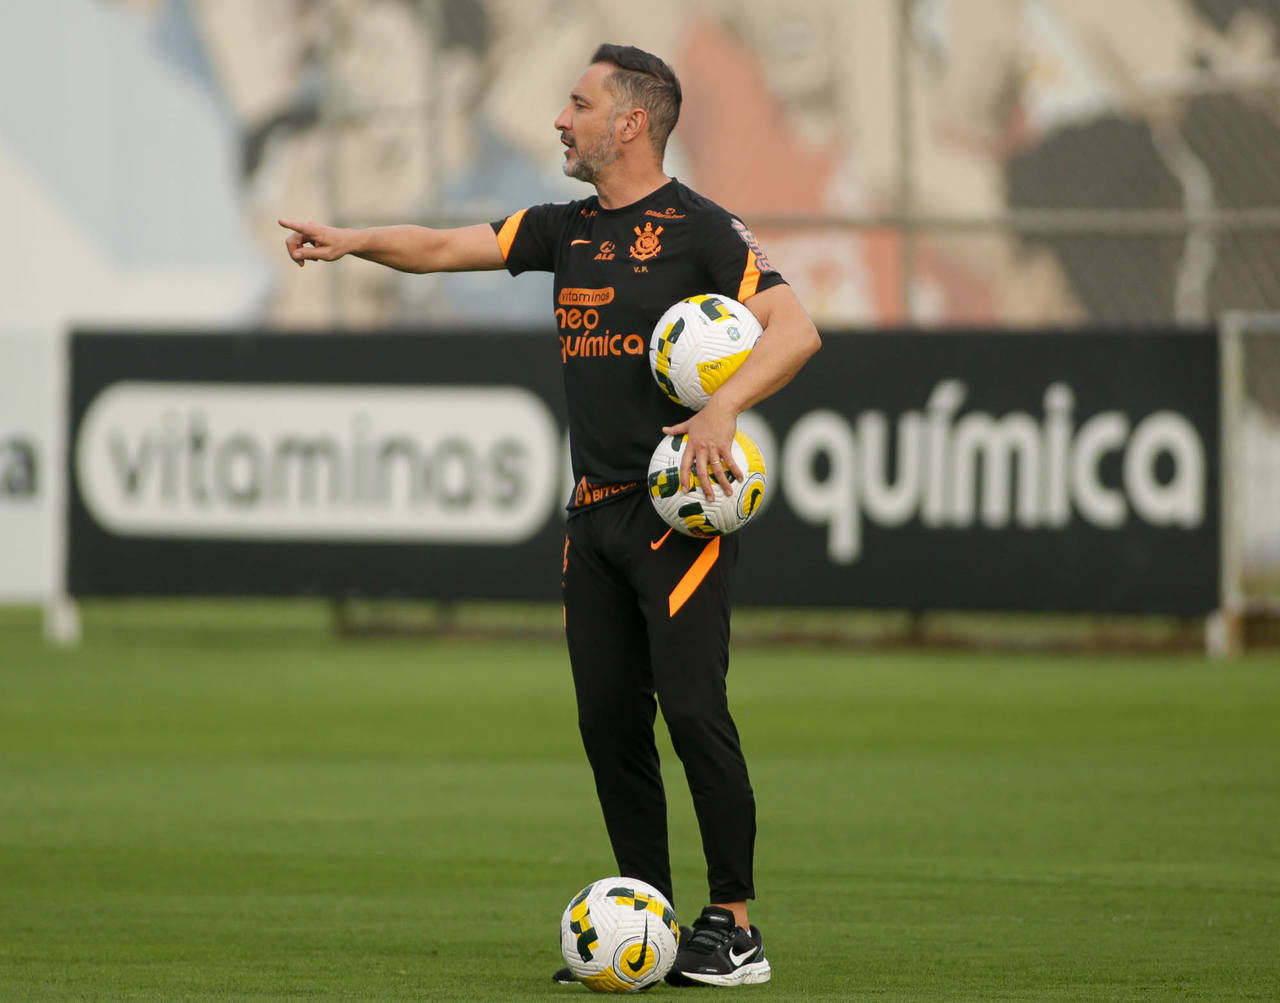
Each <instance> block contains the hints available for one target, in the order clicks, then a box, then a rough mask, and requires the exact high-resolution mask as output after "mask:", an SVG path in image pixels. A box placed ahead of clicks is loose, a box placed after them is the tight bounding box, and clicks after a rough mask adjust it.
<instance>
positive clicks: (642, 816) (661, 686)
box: [564, 490, 756, 903]
mask: <svg viewBox="0 0 1280 1003" xmlns="http://www.w3.org/2000/svg"><path fill="white" fill-rule="evenodd" d="M667 529H668V527H667V525H666V523H664V522H663V521H662V520H661V519H660V518H659V516H658V514H657V513H656V512H655V511H654V510H653V506H652V505H651V504H650V502H649V498H648V496H647V494H645V492H644V491H643V490H642V491H639V492H636V493H633V494H630V495H627V496H625V497H623V498H621V499H619V500H617V501H614V502H611V503H608V504H604V505H600V506H598V507H595V508H591V509H587V510H585V511H583V512H580V513H577V514H575V515H573V516H571V517H570V518H569V520H568V529H567V536H566V542H565V555H564V604H565V633H566V636H567V639H568V644H569V658H570V662H571V664H572V667H573V682H574V688H575V690H576V692H577V698H578V724H579V728H580V730H581V732H582V741H583V744H584V746H585V747H586V751H587V758H588V760H589V761H590V763H591V768H592V771H593V772H594V774H595V782H596V792H597V794H598V795H599V798H600V806H601V808H602V809H603V811H604V820H605V826H606V828H607V829H608V832H609V839H610V841H611V843H612V845H613V852H614V856H615V857H616V858H617V862H618V868H619V871H620V873H621V874H622V875H624V876H626V877H634V878H640V879H641V880H643V881H647V882H649V883H650V884H652V885H653V886H654V887H655V888H657V889H658V890H660V891H661V892H662V893H663V894H664V895H666V896H667V897H668V899H671V901H672V902H673V903H674V898H672V887H671V863H670V858H669V855H668V845H667V805H666V795H665V793H664V791H663V786H662V775H661V772H660V770H659V764H658V751H657V748H656V746H655V744H654V735H653V725H654V719H655V712H656V709H657V707H658V706H660V707H661V708H662V716H663V718H664V719H665V721H666V723H667V728H668V730H669V732H670V734H671V741H672V745H673V747H674V748H675V751H676V754H677V755H678V756H679V757H680V760H681V762H682V763H683V764H684V769H685V775H686V776H687V778H688V781H689V789H690V791H691V793H692V795H693V806H694V811H695V813H696V814H697V818H698V826H699V828H700V830H701V833H702V847H703V852H704V854H705V855H706V860H707V881H708V884H709V886H710V887H709V891H710V901H712V902H736V901H742V900H745V899H749V898H754V897H755V889H754V887H753V882H752V858H753V855H754V848H755V835H756V815H755V797H754V795H753V793H752V790H751V783H750V781H749V780H748V778H747V764H746V761H745V759H744V758H743V755H742V748H741V745H740V743H739V740H738V730H737V728H736V727H735V725H734V723H733V718H732V717H731V716H730V714H729V705H728V699H727V695H726V690H725V676H726V673H727V672H728V669H729V579H730V574H731V571H732V568H733V565H734V563H735V561H736V558H737V553H738V539H737V537H736V536H728V537H722V538H718V539H713V540H710V541H707V540H699V539H693V538H690V537H686V536H682V535H681V534H679V533H676V532H674V531H672V532H670V533H669V534H668V532H667ZM655 697H656V699H655Z"/></svg>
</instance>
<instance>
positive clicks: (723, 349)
mask: <svg viewBox="0 0 1280 1003" xmlns="http://www.w3.org/2000/svg"><path fill="white" fill-rule="evenodd" d="M762 333H763V331H762V330H761V327H760V322H759V321H758V320H756V317H755V314H753V313H752V312H751V311H750V310H748V309H747V308H746V307H745V306H743V305H742V304H741V303H739V302H738V301H737V300H735V299H730V298H729V297H728V296H721V295H719V294H716V293H705V294H703V295H700V296H690V297H689V298H688V299H683V300H681V301H680V302H679V303H676V304H675V305H674V306H672V307H670V308H669V309H668V310H667V312H666V313H664V314H663V315H662V316H661V317H660V318H659V319H658V323H657V326H655V327H654V329H653V335H652V336H651V337H650V338H649V368H650V369H652V370H653V378H654V379H655V380H657V381H658V386H659V387H661V388H662V392H663V393H665V394H666V395H667V396H668V397H670V398H671V399H672V400H673V401H675V402H676V403H677V404H683V405H684V406H685V407H687V408H691V409H692V410H694V411H700V410H702V408H703V407H705V406H706V403H707V401H708V400H709V399H710V398H711V395H712V394H713V393H715V392H716V390H718V389H719V388H720V385H721V384H723V383H724V381H725V380H727V379H728V378H729V377H730V376H732V375H733V374H734V372H735V371H736V370H737V368H738V367H739V366H740V365H742V362H743V360H744V359H746V357H747V356H748V355H749V354H750V353H751V349H752V348H753V347H754V346H755V343H756V342H757V341H758V340H759V339H760V335H761V334H762Z"/></svg>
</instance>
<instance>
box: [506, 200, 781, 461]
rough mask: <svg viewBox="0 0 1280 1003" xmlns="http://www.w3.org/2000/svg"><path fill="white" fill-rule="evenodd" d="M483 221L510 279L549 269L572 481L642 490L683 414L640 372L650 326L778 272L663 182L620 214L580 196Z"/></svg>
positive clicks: (707, 204) (729, 225) (704, 205)
mask: <svg viewBox="0 0 1280 1003" xmlns="http://www.w3.org/2000/svg"><path fill="white" fill-rule="evenodd" d="M492 225H493V229H494V232H495V233H496V234H497V235H498V245H499V247H500V248H501V249H502V256H503V260H504V261H505V262H506V264H507V270H508V271H510V272H511V274H512V275H519V274H520V273H521V272H526V271H543V272H554V273H555V318H556V327H557V328H558V329H559V334H560V358H561V361H562V362H563V363H564V387H565V397H566V400H567V402H568V410H569V444H570V455H571V459H572V463H573V475H574V479H575V480H581V479H582V478H586V479H587V480H588V481H589V482H592V483H597V484H616V483H622V482H632V481H641V482H643V481H644V479H645V477H646V476H647V474H648V470H649V457H650V456H651V455H652V453H653V450H654V447H655V446H656V445H657V444H658V440H659V439H660V438H661V437H662V426H664V425H674V424H676V423H678V422H681V421H684V420H685V419H686V418H688V417H689V415H690V414H691V412H690V411H689V410H688V409H687V408H683V407H681V406H680V405H679V404H676V403H675V402H673V401H671V400H669V399H668V398H667V396H666V395H665V394H664V393H662V391H661V390H660V389H659V388H658V385H657V383H656V382H655V381H654V378H653V374H652V372H651V371H650V369H649V336H650V335H651V334H652V332H653V328H654V325H655V324H656V323H657V322H658V318H659V317H661V316H662V314H663V312H664V311H665V310H666V309H667V307H669V306H671V305H672V304H673V303H675V302H677V301H679V300H682V299H684V298H686V297H688V296H696V295H697V294H699V293H720V294H721V295H726V296H732V297H733V298H734V299H736V300H739V301H746V300H748V299H750V298H751V297H752V296H754V295H755V294H756V293H757V292H762V291H764V290H765V289H769V288H771V287H772V286H776V285H778V284H780V283H782V282H783V281H784V280H783V278H782V276H781V275H779V274H778V272H777V271H775V270H774V268H773V266H772V265H771V264H770V263H769V259H768V258H767V257H766V256H765V253H764V252H763V251H762V250H761V249H760V245H759V244H758V243H757V242H756V239H755V237H754V236H752V234H751V231H750V230H748V229H747V228H746V226H744V225H743V224H742V222H741V221H740V220H738V219H737V218H736V217H734V216H732V215H730V213H728V212H727V211H726V210H724V209H722V208H721V207H720V206H718V205H716V204H715V203H714V202H711V201H710V200H708V199H705V198H703V197H702V196H701V195H699V194H698V193H697V192H695V191H693V190H692V189H690V188H687V187H686V186H684V185H682V184H681V183H680V182H679V181H676V180H674V179H673V180H671V181H669V182H667V184H665V185H663V186H662V187H661V188H659V189H658V190H657V191H655V192H653V193H651V194H650V195H648V196H646V197H645V198H643V199H641V200H640V201H638V202H634V203H632V204H631V205H629V206H624V207H623V208H621V209H602V208H601V207H600V200H599V199H598V198H597V197H596V196H594V195H592V196H591V197H590V198H586V199H581V200H579V201H576V202H558V203H548V204H545V205H536V206H532V207H530V208H528V209H522V210H520V211H519V212H517V213H513V214H512V215H510V216H508V217H506V218H505V219H502V220H498V221H497V222H495V223H493V224H492Z"/></svg>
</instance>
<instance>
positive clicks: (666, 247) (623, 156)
mask: <svg viewBox="0 0 1280 1003" xmlns="http://www.w3.org/2000/svg"><path fill="white" fill-rule="evenodd" d="M680 102H681V91H680V83H679V81H678V80H677V79H676V77H675V74H674V73H672V71H671V69H670V68H669V67H668V66H667V65H666V63H664V62H663V61H662V60H660V59H658V58H657V57H656V56H653V55H651V54H649V53H647V52H644V51H642V50H640V49H636V48H634V47H632V46H618V45H602V46H600V47H599V49H597V50H596V52H595V54H594V56H593V57H592V60H591V63H590V65H589V66H588V67H587V69H586V71H585V72H584V73H583V74H582V75H581V76H580V77H579V79H578V81H577V83H576V84H575V85H574V86H573V89H572V92H571V93H570V95H569V101H568V104H567V105H566V106H565V108H564V110H563V111H562V112H561V113H560V116H559V117H558V118H557V119H556V120H555V128H556V129H557V130H558V131H559V133H560V140H561V142H562V143H563V144H564V146H565V152H564V172H565V174H567V175H569V176H570V177H574V178H577V179H579V180H581V181H585V182H587V183H588V184H590V185H592V186H594V188H595V195H593V196H589V197H587V198H585V199H581V200H579V201H575V202H568V203H558V204H545V205H537V206H532V207H529V208H527V209H522V210H520V211H518V212H515V213H513V214H512V215H510V216H507V217H505V218H504V219H501V220H498V221H496V222H494V223H491V224H479V225H476V226H467V227H460V228H456V229H445V230H437V229H428V228H425V227H420V226H387V227H372V228H369V229H360V230H351V229H339V228H336V227H330V226H323V225H320V224H317V223H304V222H295V221H291V220H283V219H282V220H280V223H281V225H282V226H284V227H286V228H287V229H289V230H291V231H292V232H291V233H290V234H289V237H288V239H287V240H286V246H287V248H288V251H289V254H290V256H291V257H292V258H293V260H294V261H296V262H297V263H298V264H299V265H303V264H305V263H306V262H307V261H311V260H320V261H336V260H337V259H339V258H341V257H343V256H345V255H348V254H353V255H355V256H357V257H361V258H366V259H368V260H370V261H374V262H377V263H378V264H383V265H387V266H389V267H391V268H396V269H399V270H401V271H406V272H445V271H476V270H485V269H498V268H506V269H507V270H508V271H510V272H511V273H512V274H519V273H520V272H523V271H528V270H537V271H549V272H553V273H554V277H555V282H554V289H555V296H556V302H555V304H554V306H555V307H556V311H555V316H556V321H557V326H558V327H559V328H560V331H559V334H560V336H561V339H562V341H561V344H562V347H563V346H565V345H567V344H569V340H568V339H571V338H574V337H579V336H581V335H583V334H587V335H591V336H592V337H595V336H597V335H601V336H605V337H603V338H601V339H600V340H599V341H597V342H596V344H598V345H606V346H608V345H624V344H631V343H632V341H634V339H635V338H636V337H638V338H639V339H642V342H643V344H646V345H647V343H648V338H649V333H650V332H651V331H652V329H653V326H654V324H655V323H656V322H657V320H658V318H659V317H660V316H661V315H662V313H663V312H664V311H665V310H666V308H667V307H668V306H670V305H671V304H672V303H675V302H676V301H678V300H681V299H684V298H686V297H688V296H693V295H696V294H699V293H720V294H722V295H727V296H730V297H732V298H734V299H738V300H740V301H742V302H743V303H745V304H746V305H747V307H748V308H749V309H750V310H751V312H752V313H753V314H755V316H756V317H757V318H758V319H759V321H760V324H761V326H762V327H763V328H764V334H763V336H762V337H761V338H760V340H759V341H758V342H757V344H756V346H755V348H754V350H753V351H752V352H751V354H750V355H749V356H748V357H747V359H746V361H745V362H744V363H743V364H742V365H741V366H740V367H739V368H738V370H737V371H736V372H735V373H734V374H733V376H732V377H730V378H729V379H728V380H727V381H726V382H725V383H724V385H723V386H721V387H720V389H719V390H717V391H716V392H715V394H713V395H712V397H711V399H710V401H709V403H708V404H707V405H706V407H704V408H703V409H702V410H701V411H699V412H697V413H696V414H691V413H690V412H689V411H688V410H686V409H684V408H682V407H681V406H680V405H678V404H676V403H674V402H673V401H671V400H669V399H668V398H667V397H666V396H665V395H664V394H663V393H662V392H661V391H660V390H659V388H658V386H657V384H656V383H655V382H654V380H653V378H652V375H651V373H650V371H649V363H648V358H647V353H644V352H639V353H636V352H629V351H623V350H619V351H617V352H613V351H600V352H591V353H578V354H572V353H570V352H568V351H562V358H563V370H564V384H565V396H566V400H567V404H568V415H569V439H570V457H571V461H572V466H573V474H574V478H575V480H576V481H577V488H576V490H575V492H574V498H573V499H572V500H571V501H570V503H569V506H568V510H569V518H568V520H567V524H566V527H567V533H566V539H565V550H564V562H563V577H562V589H563V596H564V604H565V633H566V638H567V641H568V648H569V656H570V663H571V666H572V671H573V681H574V689H575V691H576V695H577V701H578V721H579V729H580V731H581V734H582V739H583V744H584V746H585V748H586V752H587V757H588V760H589V761H590V763H591V768H592V771H593V773H594V776H595V782H596V791H597V794H598V796H599V799H600V805H601V809H602V811H603V814H604V820H605V825H606V828H607V830H608V834H609V839H610V842H611V844H612V848H613V852H614V856H615V858H616V860H617V864H618V868H619V873H621V874H623V875H626V876H629V877H635V878H639V879H641V880H644V881H647V882H649V883H650V884H652V885H654V886H655V887H656V888H658V889H659V890H660V891H662V892H663V894H665V895H666V896H667V897H668V898H669V899H671V900H672V902H674V896H673V892H672V882H671V868H670V861H669V854H668V844H667V824H666V797H665V791H664V787H663V782H662V777H661V773H660V769H659V759H658V752H657V748H656V745H655V742H654V731H653V727H654V721H655V719H656V713H657V709H658V707H659V706H661V710H662V714H663V717H664V719H665V721H666V724H667V728H668V730H669V732H670V734H671V739H672V745H673V746H674V748H675V750H676V753H677V754H678V755H679V757H680V759H681V762H682V763H683V766H684V769H685V774H686V777H687V778H688V782H689V789H690V792H691V794H692V797H693V803H694V810H695V813H696V815H697V818H698V824H699V828H700V831H701V836H702V848H703V852H704V855H705V857H706V861H707V878H708V885H709V902H710V903H711V904H710V905H708V906H707V907H706V908H705V909H703V910H702V913H701V915H699V916H698V918H697V919H696V920H695V922H694V924H693V930H692V936H686V937H684V938H682V940H681V943H680V949H679V953H678V955H677V957H676V961H675V965H674V967H673V968H672V970H671V972H670V974H669V975H668V976H667V979H668V981H670V982H673V983H675V984H681V985H690V984H703V985H713V986H735V985H743V984H749V983H758V982H766V981H768V980H769V978H770V972H771V968H770V964H769V962H768V961H767V960H766V958H765V955H764V946H763V939H762V937H761V935H760V931H759V929H757V928H756V927H753V926H752V925H751V924H750V922H749V919H748V915H747V900H749V899H752V898H754V897H755V885H754V846H755V830H756V812H755V799H754V794H753V792H752V789H751V784H750V781H749V780H748V776H747V767H746V761H745V759H744V757H743V754H742V749H741V745H740V742H739V737H738V731H737V728H736V726H735V725H734V722H733V718H732V716H731V715H730V713H729V708H728V699H727V692H726V685H725V681H726V675H727V672H728V667H729V652H728V649H729V617H730V597H729V585H730V575H731V571H732V567H733V564H734V563H735V560H736V556H737V550H738V544H739V541H738V538H737V536H728V537H716V538H713V539H711V540H710V541H707V540H699V539H695V538H691V537H685V536H681V535H679V534H671V535H669V536H668V535H665V534H666V529H667V527H666V525H665V523H663V522H662V520H661V519H660V518H659V516H658V515H657V513H656V512H655V511H654V510H653V507H652V506H651V505H650V504H649V500H648V498H647V497H646V493H645V491H644V490H643V489H644V486H645V478H646V473H647V470H648V461H649V457H650V454H651V453H652V452H653V449H654V446H655V445H656V444H657V442H658V439H659V437H660V435H662V434H680V433H686V434H687V435H688V448H687V449H686V450H685V457H684V464H683V466H682V468H681V475H680V476H681V483H682V486H683V487H685V488H686V489H687V488H688V487H689V486H690V483H691V474H693V475H696V476H697V483H698V484H699V485H700V486H701V487H702V489H703V490H704V491H705V492H706V493H707V495H708V497H711V496H712V494H713V492H714V490H715V488H714V486H713V483H712V482H713V481H715V482H718V483H719V485H720V487H721V488H722V489H724V490H725V491H728V489H729V477H730V475H732V476H733V477H734V478H736V479H738V480H741V479H742V477H743V473H744V472H743V471H742V470H740V469H738V466H737V464H736V462H735V461H734V459H733V453H732V450H731V444H732V442H733V437H734V433H735V430H736V427H737V419H738V415H739V414H740V413H741V412H742V411H744V410H746V409H747V408H749V407H751V406H752V405H754V404H756V403H757V402H759V401H761V400H763V399H764V398H766V397H768V396H769V395H770V394H772V393H774V392H775V391H777V390H778V389H780V388H781V387H783V386H784V385H785V384H786V383H787V382H788V381H789V380H790V379H791V378H792V377H793V376H794V375H795V374H796V372H797V371H798V370H799V369H800V367H801V366H802V365H803V364H804V363H805V361H806V360H807V359H808V358H809V357H810V356H811V355H812V354H813V353H814V352H815V351H817V349H818V347H819V338H818V334H817V331H816V330H815V328H814V326H813V323H812V322H811V321H810V319H809V317H808V314H807V313H806V312H805V310H804V308H803V307H802V306H801V304H800V302H799V300H797V298H796V296H795V294H794V293H793V291H792V289H791V287H790V286H789V285H787V284H786V282H785V281H784V280H783V278H782V276H781V275H780V274H779V273H778V272H777V271H776V269H774V267H773V265H772V264H771V263H770V262H769V259H768V257H767V256H766V255H765V253H764V251H763V250H762V249H761V248H760V245H759V244H758V242H757V241H756V239H755V237H754V236H753V235H752V234H751V232H750V230H748V229H747V227H746V226H745V225H744V224H743V223H742V222H741V221H740V220H738V219H737V218H736V217H734V216H732V215H731V214H730V213H728V212H727V211H726V210H724V209H722V208H721V207H719V206H718V205H716V204H715V203H713V202H711V201H709V200H708V199H706V198H704V197H702V196H701V195H699V194H697V193H696V192H694V191H692V190H691V189H689V188H688V187H686V186H685V185H683V184H681V183H680V182H679V181H676V180H674V179H672V178H670V177H668V176H667V175H666V174H665V173H664V171H663V154H664V150H665V148H666V143H667V138H668V136H669V135H670V134H671V130H672V129H673V128H674V127H675V124H676V121H677V119H678V118H679V114H680ZM575 302H579V303H580V302H589V303H591V304H592V305H591V308H590V310H582V309H569V308H568V307H569V306H570V305H571V304H573V303H575ZM597 304H598V305H597ZM562 307H563V308H562ZM588 320H589V321H590V322H591V324H592V327H591V328H590V329H588V330H584V329H583V326H584V324H586V322H587V321H588ZM573 325H577V329H576V330H575V329H573ZM619 336H620V337H619ZM628 339H631V340H628ZM555 978H556V979H557V980H560V981H567V980H570V979H571V976H569V975H568V973H567V970H561V971H560V972H557V973H556V976H555Z"/></svg>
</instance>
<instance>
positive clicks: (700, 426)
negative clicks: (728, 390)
mask: <svg viewBox="0 0 1280 1003" xmlns="http://www.w3.org/2000/svg"><path fill="white" fill-rule="evenodd" d="M737 429H738V417H737V415H735V414H734V413H733V412H732V411H727V410H725V409H724V408H723V407H720V406H717V404H716V399H715V398H714V397H712V398H711V400H710V401H708V402H707V406H706V407H704V408H703V409H702V410H701V411H699V412H698V413H697V414H695V415H694V416H693V417H692V418H690V419H688V420H687V421H682V422H680V424H678V425H668V426H665V427H664V428H663V429H662V432H663V434H664V435H681V434H683V435H687V436H688V440H687V442H686V443H685V450H684V458H683V459H682V460H681V461H680V490H681V491H688V490H689V487H690V484H691V481H690V472H691V471H692V472H693V473H694V474H696V475H697V478H698V483H699V484H701V485H702V492H703V494H705V495H706V496H707V498H708V500H710V501H714V500H715V497H716V496H715V487H714V485H713V483H712V482H713V481H714V482H715V484H719V485H720V487H721V488H723V489H724V493H725V494H726V495H727V494H729V493H730V491H731V487H730V482H729V475H730V474H732V475H733V478H734V480H736V481H737V482H738V483H739V484H741V483H742V481H743V478H744V476H745V475H744V474H743V472H742V471H741V470H740V469H739V467H738V464H737V462H736V461H735V460H734V458H733V436H734V433H735V432H736V431H737Z"/></svg>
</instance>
